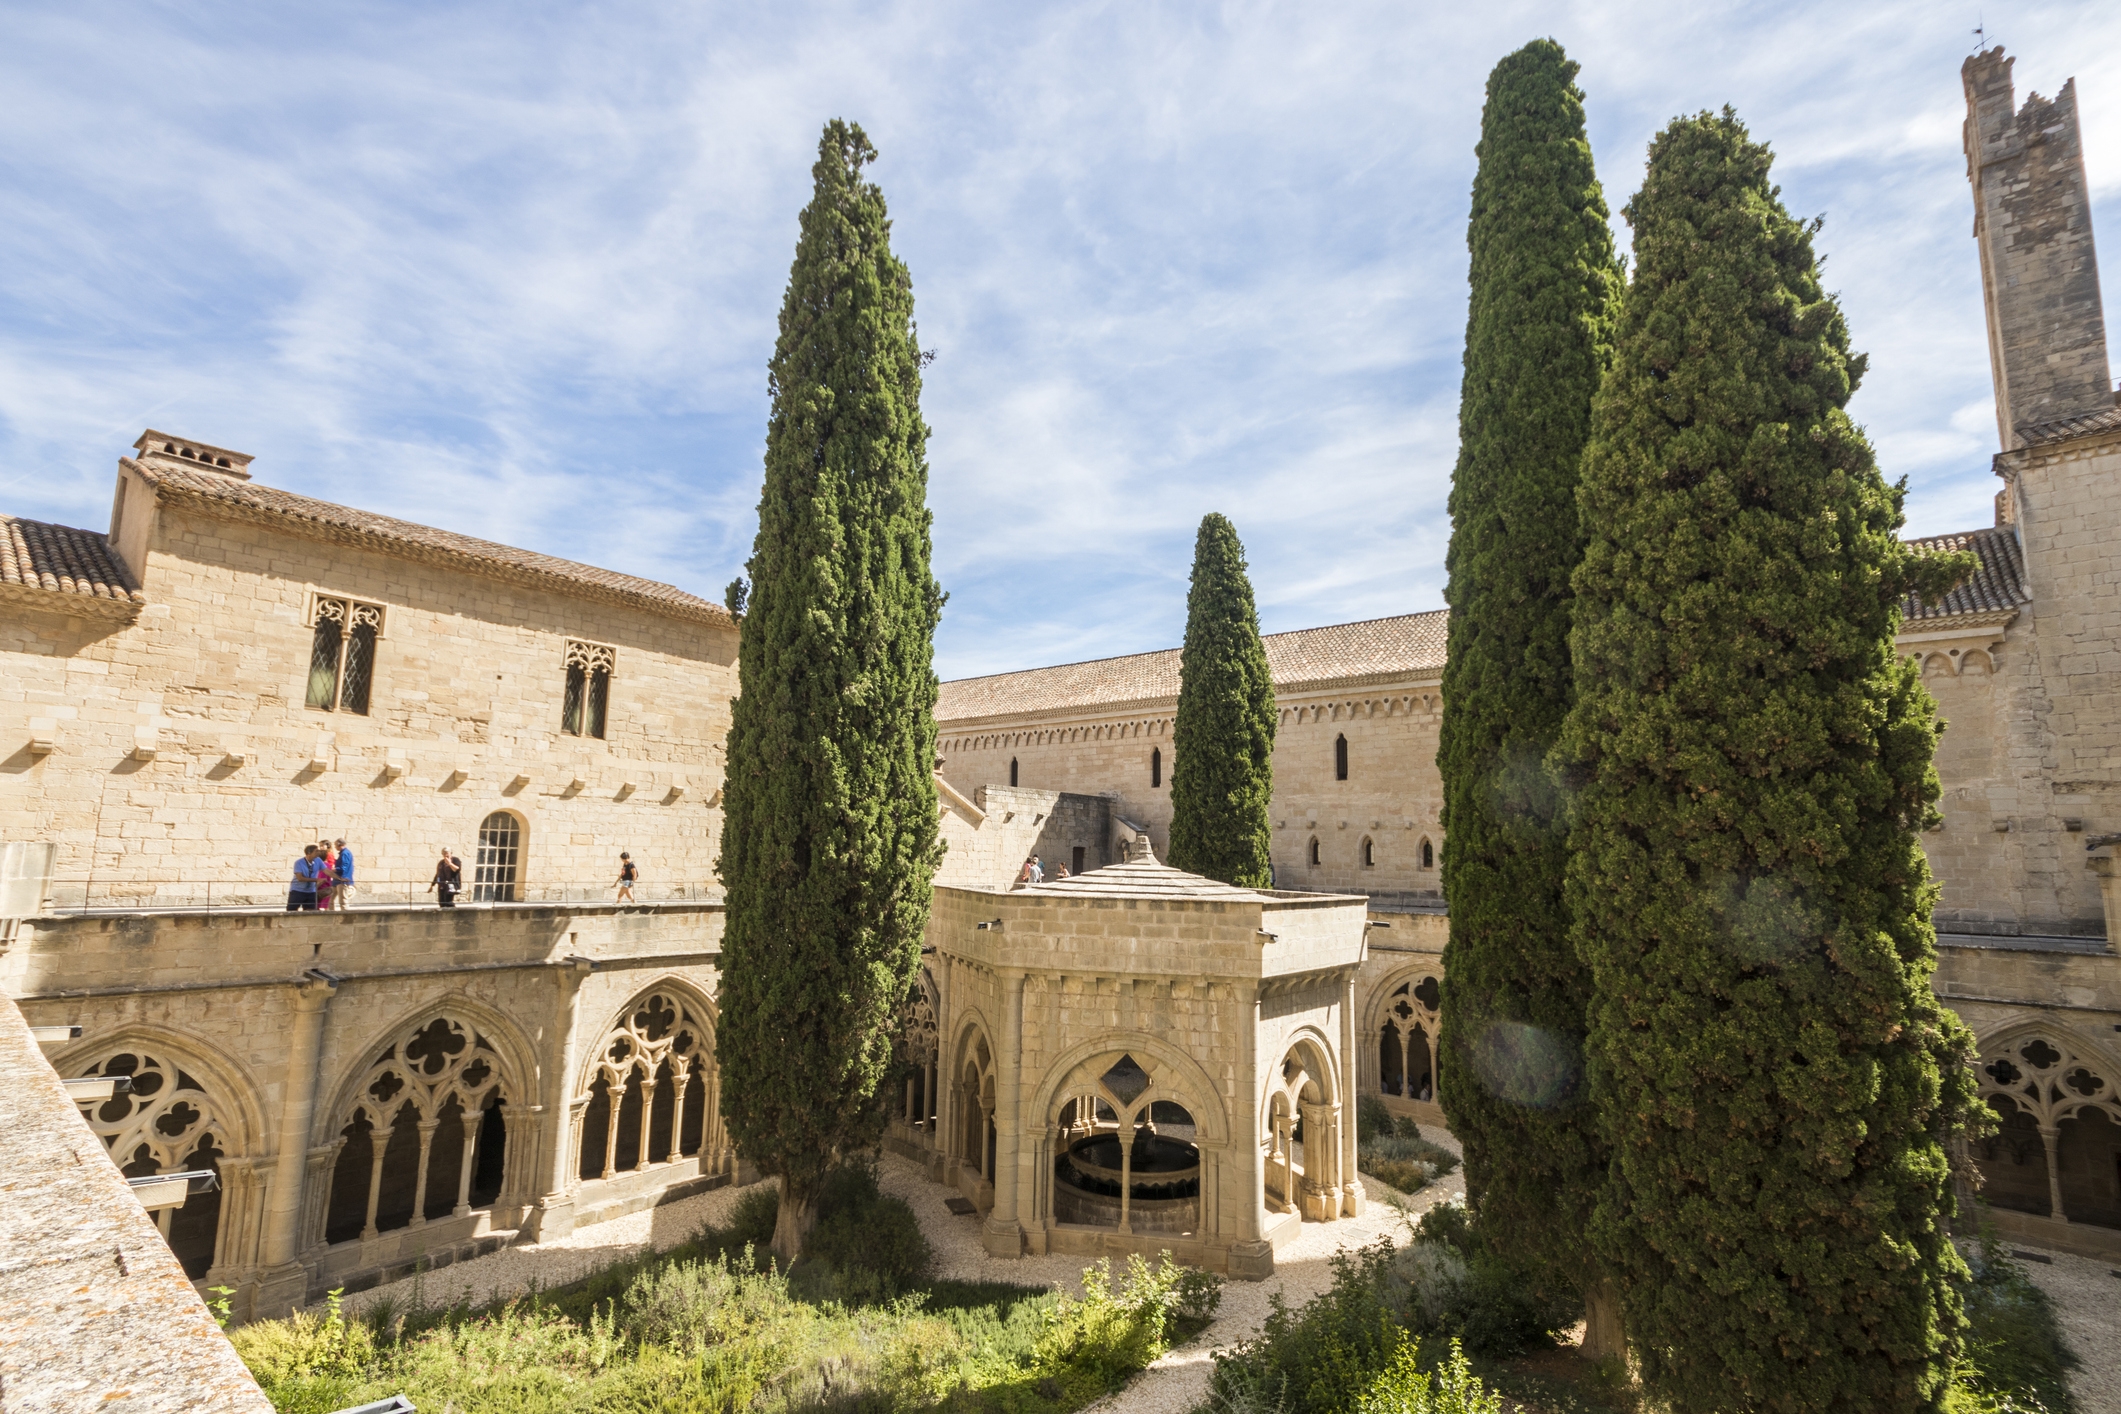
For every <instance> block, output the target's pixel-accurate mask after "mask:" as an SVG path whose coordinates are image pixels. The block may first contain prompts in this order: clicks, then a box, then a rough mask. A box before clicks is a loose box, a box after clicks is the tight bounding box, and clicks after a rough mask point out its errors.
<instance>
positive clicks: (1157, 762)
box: [1149, 746, 1164, 786]
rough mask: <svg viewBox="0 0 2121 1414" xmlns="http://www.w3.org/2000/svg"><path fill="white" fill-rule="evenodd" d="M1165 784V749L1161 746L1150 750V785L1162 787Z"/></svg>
mask: <svg viewBox="0 0 2121 1414" xmlns="http://www.w3.org/2000/svg"><path fill="white" fill-rule="evenodd" d="M1163 783H1164V749H1163V748H1162V747H1160V746H1157V747H1151V748H1150V750H1149V784H1150V785H1151V786H1160V785H1162V784H1163Z"/></svg>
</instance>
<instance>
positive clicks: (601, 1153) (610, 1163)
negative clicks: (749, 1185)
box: [577, 992, 721, 1180]
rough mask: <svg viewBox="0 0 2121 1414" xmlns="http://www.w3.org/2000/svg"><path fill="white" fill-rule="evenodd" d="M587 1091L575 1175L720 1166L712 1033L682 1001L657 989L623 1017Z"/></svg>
mask: <svg viewBox="0 0 2121 1414" xmlns="http://www.w3.org/2000/svg"><path fill="white" fill-rule="evenodd" d="M600 1055H601V1059H600V1060H598V1062H597V1063H596V1067H595V1069H594V1070H592V1071H591V1072H590V1081H589V1085H588V1088H587V1089H586V1090H584V1091H583V1092H582V1098H586V1103H585V1104H584V1105H583V1109H582V1127H581V1137H582V1150H581V1155H580V1159H579V1163H578V1167H577V1172H579V1173H580V1174H581V1176H582V1177H583V1178H584V1179H585V1180H586V1179H593V1178H610V1177H612V1176H613V1175H614V1174H619V1173H630V1172H632V1171H633V1170H635V1169H644V1168H648V1167H649V1166H651V1165H653V1164H662V1163H670V1162H672V1161H674V1160H676V1159H679V1158H684V1157H688V1156H690V1155H693V1154H697V1153H699V1152H700V1151H701V1149H702V1148H703V1147H706V1148H709V1149H711V1150H713V1151H715V1152H711V1153H709V1154H708V1155H707V1166H708V1167H710V1168H711V1167H714V1166H716V1160H717V1159H718V1158H719V1150H720V1148H721V1142H720V1139H719V1136H718V1135H717V1134H712V1133H710V1132H709V1131H710V1130H718V1129H719V1128H720V1113H721V1106H720V1105H719V1104H718V1103H716V1100H717V1096H716V1095H715V1094H714V1089H715V1085H716V1075H715V1070H714V1035H713V1032H712V1029H711V1028H710V1026H709V1025H708V1023H707V1022H706V1021H705V1020H704V1019H702V1018H701V1017H699V1016H696V1015H695V1014H694V1012H693V1008H692V1007H691V1005H690V1004H688V1003H687V1002H686V1001H685V999H684V998H683V997H680V996H678V995H677V994H675V993H669V992H653V993H650V994H649V995H648V996H645V997H643V998H641V999H640V1000H639V1001H638V1002H636V1003H635V1004H634V1005H632V1006H630V1007H628V1008H627V1009H626V1010H625V1011H624V1012H622V1013H620V1015H619V1019H618V1020H617V1021H616V1022H615V1023H614V1024H613V1025H612V1027H611V1029H610V1030H609V1031H607V1032H606V1033H605V1035H604V1042H603V1046H602V1048H601V1051H600Z"/></svg>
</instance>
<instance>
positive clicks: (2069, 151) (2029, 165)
mask: <svg viewBox="0 0 2121 1414" xmlns="http://www.w3.org/2000/svg"><path fill="white" fill-rule="evenodd" d="M2012 62H2013V61H2012V60H2010V59H2008V58H2006V57H2004V53H2003V49H2002V47H2001V46H2000V45H1999V46H1998V47H1996V48H1994V49H1989V50H1984V51H1983V52H1981V53H1979V54H1976V55H1974V56H1973V57H1971V58H1969V59H1968V60H1967V61H1966V63H1965V64H1963V65H1961V66H1960V70H1959V74H1960V78H1961V80H1962V82H1963V83H1964V84H1965V86H1966V138H1965V143H1966V174H1967V180H1969V181H1970V182H1972V183H1973V186H1974V239H1975V240H1976V241H1978V242H1979V243H1980V246H1981V290H1982V298H1983V300H1984V302H1985V303H1986V306H1987V312H1988V347H1989V359H1990V362H1991V364H1992V366H1993V372H1994V376H1995V383H1996V430H1997V434H1998V436H1999V438H2000V439H2001V443H2002V447H2003V450H2005V451H2009V450H2010V449H2011V448H2013V447H2017V446H2021V445H2023V443H2024V441H2025V438H2024V435H2023V432H2022V430H2021V429H2023V428H2025V427H2028V426H2036V425H2042V424H2048V423H2055V422H2060V421H2062V420H2064V419H2066V418H2072V417H2081V416H2084V415H2085V414H2088V413H2094V412H2102V411H2105V410H2107V409H2110V408H2112V407H2113V406H2114V392H2113V385H2112V384H2111V383H2110V382H2108V381H2107V363H2106V320H2105V316H2104V314H2103V312H2102V311H2101V308H2100V302H2099V263H2098V260H2097V258H2096V256H2095V255H2094V254H2093V251H2092V223H2091V206H2090V202H2089V199H2088V195H2087V192H2086V190H2085V181H2084V151H2083V146H2082V143H2081V141H2080V139H2079V136H2078V131H2077V81H2076V80H2075V79H2071V80H2070V81H2069V82H2068V83H2065V84H2064V85H2062V91H2061V92H2060V93H2059V94H2057V95H2056V96H2055V97H2054V98H2053V99H2046V98H2042V97H2041V96H2040V95H2039V94H2037V93H2035V94H2030V95H2028V96H2027V97H2026V100H2025V106H2024V107H2023V108H2022V109H2017V108H2014V107H2013V94H2012V86H2011V64H2012Z"/></svg>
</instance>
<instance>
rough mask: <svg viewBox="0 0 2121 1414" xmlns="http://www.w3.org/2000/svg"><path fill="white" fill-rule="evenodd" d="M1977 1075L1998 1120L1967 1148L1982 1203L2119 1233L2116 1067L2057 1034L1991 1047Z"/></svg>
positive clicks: (2120, 1107)
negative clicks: (2114, 1229) (1978, 1179)
mask: <svg viewBox="0 0 2121 1414" xmlns="http://www.w3.org/2000/svg"><path fill="white" fill-rule="evenodd" d="M1975 1070H1976V1079H1977V1083H1978V1084H1979V1087H1980V1094H1981V1098H1982V1099H1984V1100H1986V1101H1987V1102H1988V1104H1989V1108H1991V1109H1992V1110H1994V1111H1995V1112H1996V1117H1997V1119H1998V1121H1999V1124H1998V1126H1997V1128H1996V1130H1995V1132H1994V1133H1992V1134H1989V1135H1987V1136H1986V1137H1984V1138H1982V1139H1980V1140H1977V1141H1976V1142H1975V1145H1974V1152H1975V1157H1976V1158H1977V1159H1978V1160H1979V1161H1980V1166H1981V1173H1982V1180H1983V1182H1982V1197H1983V1198H1985V1199H1986V1200H1987V1201H1988V1202H1989V1203H1991V1204H1993V1205H1994V1206H1996V1207H1998V1208H2011V1209H2015V1210H2017V1211H2020V1212H2028V1213H2035V1214H2040V1215H2043V1216H2047V1217H2052V1218H2057V1219H2066V1220H2067V1221H2069V1222H2073V1223H2094V1224H2098V1225H2100V1226H2105V1227H2121V1185H2117V1184H2116V1183H2115V1181H2114V1180H2115V1176H2116V1175H2117V1174H2121V1094H2117V1093H2116V1084H2115V1081H2116V1078H2117V1077H2116V1072H2115V1071H2114V1069H2113V1068H2112V1067H2111V1066H2109V1065H2108V1064H2106V1062H2104V1061H2103V1060H2101V1059H2100V1058H2099V1057H2097V1056H2095V1055H2093V1054H2092V1053H2091V1050H2090V1048H2089V1047H2087V1046H2085V1045H2083V1044H2081V1043H2079V1042H2078V1041H2077V1040H2075V1039H2074V1038H2073V1037H2072V1036H2071V1035H2070V1034H2069V1033H2068V1032H2067V1031H2066V1030H2063V1029H2060V1028H2057V1029H2055V1030H2052V1031H2049V1030H2042V1031H2039V1032H2035V1033H2032V1034H2029V1035H2027V1034H2021V1035H2018V1036H2015V1037H2013V1038H2011V1039H2010V1040H2007V1041H2004V1042H2000V1043H1995V1042H1992V1043H1991V1044H1990V1045H1988V1046H1985V1047H1984V1048H1983V1049H1982V1052H1981V1058H1980V1059H1979V1061H1977V1062H1976V1063H1975Z"/></svg>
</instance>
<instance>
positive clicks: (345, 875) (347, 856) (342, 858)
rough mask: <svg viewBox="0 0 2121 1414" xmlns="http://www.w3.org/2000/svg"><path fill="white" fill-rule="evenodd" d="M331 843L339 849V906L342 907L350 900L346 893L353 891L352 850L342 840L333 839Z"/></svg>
mask: <svg viewBox="0 0 2121 1414" xmlns="http://www.w3.org/2000/svg"><path fill="white" fill-rule="evenodd" d="M332 845H333V846H334V847H335V848H336V849H337V850H338V851H339V858H338V865H339V907H341V908H344V907H346V905H347V904H348V903H349V902H351V901H352V900H351V899H350V898H349V897H348V895H350V894H351V893H353V851H352V850H350V849H348V848H347V847H346V841H344V840H333V841H332Z"/></svg>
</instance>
